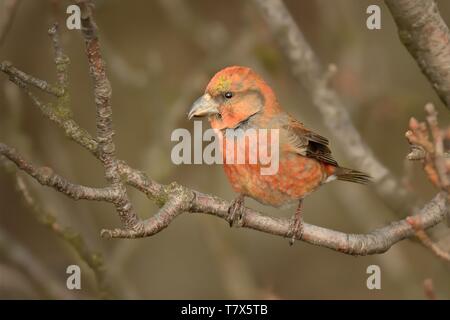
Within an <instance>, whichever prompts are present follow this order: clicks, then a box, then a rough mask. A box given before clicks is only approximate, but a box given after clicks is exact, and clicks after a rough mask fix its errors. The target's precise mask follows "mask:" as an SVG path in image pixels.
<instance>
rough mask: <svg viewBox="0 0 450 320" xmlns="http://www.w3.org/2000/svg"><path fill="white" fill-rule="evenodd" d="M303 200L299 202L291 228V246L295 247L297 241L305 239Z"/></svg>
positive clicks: (289, 234) (289, 233)
mask: <svg viewBox="0 0 450 320" xmlns="http://www.w3.org/2000/svg"><path fill="white" fill-rule="evenodd" d="M302 207H303V199H300V200H299V202H298V207H297V210H296V211H295V214H294V216H293V217H292V222H291V225H290V227H289V232H288V236H289V237H291V239H290V240H289V245H291V246H292V245H293V244H294V242H295V239H301V238H302V237H303V217H302Z"/></svg>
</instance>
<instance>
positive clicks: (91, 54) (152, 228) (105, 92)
mask: <svg viewBox="0 0 450 320" xmlns="http://www.w3.org/2000/svg"><path fill="white" fill-rule="evenodd" d="M256 2H257V3H259V4H260V5H261V6H262V7H263V8H266V5H268V6H267V8H266V9H267V10H269V11H270V12H266V14H267V15H268V17H270V19H273V20H274V21H275V22H274V23H275V24H274V26H273V27H274V28H275V29H276V30H279V31H280V32H281V31H282V30H285V31H284V32H285V33H286V34H285V35H284V36H280V38H282V43H285V44H286V48H287V49H289V48H290V49H292V50H293V51H292V54H291V55H290V58H291V60H292V62H295V64H294V65H295V66H296V67H295V68H294V69H295V70H296V74H297V75H298V77H299V79H301V78H304V77H303V76H305V78H306V79H307V80H306V81H305V84H306V85H307V87H309V88H310V89H311V90H312V92H313V97H314V100H315V102H316V105H317V106H318V107H319V109H320V110H321V111H322V113H323V115H324V118H325V119H328V120H330V124H331V127H332V128H335V129H337V131H338V132H337V134H338V137H339V139H340V140H341V141H344V140H345V141H346V144H348V145H352V148H349V152H350V153H351V155H352V157H353V158H355V159H356V160H358V163H360V164H361V167H364V168H366V169H367V170H368V171H369V172H370V173H372V174H373V175H374V176H375V179H376V183H377V185H378V186H377V187H376V188H377V191H378V192H379V193H380V194H382V195H384V196H385V197H387V198H388V199H390V200H392V201H391V202H390V203H391V204H392V203H394V202H393V199H394V198H395V197H397V196H399V195H398V186H397V182H396V181H395V180H394V179H393V178H392V177H391V176H390V174H389V172H388V171H387V169H386V168H384V167H383V166H382V165H381V164H380V163H379V162H378V161H377V160H376V159H375V158H374V157H373V155H372V153H371V151H370V150H369V149H368V147H367V146H366V145H365V144H364V143H363V142H362V140H361V137H360V136H359V134H358V132H357V131H356V130H355V128H354V127H353V126H352V124H351V121H350V118H349V117H348V114H347V113H346V111H345V109H344V108H343V105H342V104H341V103H340V102H339V100H338V99H337V96H336V94H335V93H334V92H333V91H331V90H329V89H328V88H327V87H326V85H325V84H324V82H326V75H324V76H323V77H322V73H321V72H320V65H319V64H318V61H317V59H316V58H315V57H314V56H313V55H312V51H311V49H310V48H309V46H308V45H307V43H306V42H304V41H303V40H304V39H303V38H302V35H301V33H300V31H299V30H298V28H297V26H296V25H295V23H294V22H293V20H292V18H291V17H290V16H289V14H288V12H287V11H286V9H285V8H284V7H283V6H282V3H281V2H276V1H271V2H264V1H262V0H256ZM80 6H81V7H82V10H83V14H82V16H83V23H82V25H83V35H84V39H85V43H86V51H87V56H88V62H89V69H90V74H91V77H92V79H93V82H94V99H95V103H96V108H97V138H96V139H93V138H92V137H91V136H90V135H89V134H88V133H87V132H86V131H85V130H83V129H82V128H81V127H80V126H79V125H77V124H76V122H75V121H74V120H73V119H72V118H71V116H70V114H71V113H70V106H69V104H67V103H63V102H58V103H62V107H63V108H64V110H65V112H63V113H61V112H58V109H57V108H56V109H55V108H53V107H51V106H48V105H45V104H42V103H41V102H40V101H39V100H38V99H37V98H33V97H34V96H33V95H32V94H30V92H29V90H28V87H27V84H26V83H24V81H23V80H21V79H18V78H17V77H13V78H12V79H11V80H12V81H13V82H14V83H16V84H17V85H19V86H21V87H22V88H23V89H24V90H25V91H26V92H27V93H28V94H29V95H30V97H31V98H32V101H33V103H34V104H35V105H36V106H38V107H39V109H40V110H41V111H42V112H43V113H44V114H45V115H46V116H47V118H49V119H50V120H52V121H53V122H55V123H56V124H57V125H58V126H60V127H61V128H62V129H63V130H64V131H65V132H66V134H67V135H68V136H69V137H70V138H71V139H73V140H74V141H76V142H77V143H79V144H80V145H81V146H83V147H85V148H86V149H87V150H89V151H90V152H91V153H92V154H93V155H94V156H96V157H97V158H98V159H99V160H100V161H101V162H102V164H103V166H104V167H105V177H106V180H107V182H108V183H109V184H110V186H109V187H105V188H100V189H97V188H90V187H84V186H79V185H74V184H71V183H70V182H68V181H66V180H65V179H63V178H62V177H60V176H58V175H56V174H54V173H53V172H52V171H51V170H49V169H45V168H44V169H42V168H41V169H37V168H35V167H34V166H32V165H31V164H29V163H27V162H25V161H24V160H23V159H22V158H21V157H20V156H19V155H18V154H17V153H16V152H15V151H14V150H13V149H12V148H10V147H8V146H6V145H5V144H0V152H1V153H2V154H4V155H5V156H6V157H7V158H9V159H10V160H12V161H13V162H14V163H16V164H17V165H18V167H19V168H20V169H22V170H23V171H25V172H27V173H28V174H30V175H31V176H33V177H34V178H35V179H37V180H38V181H39V182H41V183H43V184H45V185H49V186H51V187H54V188H56V189H57V190H58V191H61V192H64V193H66V194H67V195H69V196H73V195H74V194H76V195H77V197H78V198H84V199H89V200H101V201H108V202H112V203H113V204H114V205H115V207H116V210H117V212H118V214H119V216H120V217H121V219H122V224H123V226H124V228H123V229H114V230H103V231H102V235H103V236H105V237H119V238H139V237H146V236H150V235H153V234H155V233H157V232H159V231H161V230H163V229H164V228H166V227H167V226H168V225H169V224H170V223H171V222H172V221H173V220H174V219H175V218H176V217H177V216H179V215H180V214H182V213H183V212H197V213H206V214H210V215H214V216H217V217H219V218H222V219H224V220H226V218H227V216H228V208H229V206H230V203H229V202H227V201H225V200H222V199H220V198H218V197H214V196H211V195H207V194H203V193H201V192H198V191H195V190H191V189H189V188H186V187H184V186H180V185H178V184H176V183H172V184H170V185H163V184H159V183H157V182H156V181H154V180H152V179H151V178H149V177H147V176H146V175H145V174H144V173H143V172H141V171H138V170H136V169H133V168H131V167H130V166H128V165H127V164H126V163H125V162H124V161H122V160H119V159H117V158H116V156H115V146H114V142H113V139H112V138H113V134H114V132H113V128H112V109H111V105H110V97H111V87H110V84H109V81H108V79H107V77H106V72H105V63H104V61H103V59H102V56H101V54H100V45H99V41H98V37H97V36H96V33H95V31H96V27H95V23H94V21H93V18H92V14H91V7H90V6H89V4H88V3H86V1H81V2H80ZM274 6H275V7H274ZM280 6H281V7H280ZM272 10H275V11H273V12H272ZM286 21H287V25H286V24H285V22H286ZM286 28H287V29H286ZM50 35H51V36H52V39H53V45H54V48H55V51H57V50H58V48H59V45H58V38H57V37H55V33H52V32H50ZM290 42H292V43H293V44H291V43H290ZM291 45H292V48H291ZM298 55H300V57H302V56H304V57H305V60H302V59H298ZM58 56H60V55H59V54H58V53H57V52H55V59H56V60H58ZM56 64H57V65H58V63H56ZM1 66H2V68H1V70H2V71H4V72H6V70H5V63H2V64H1ZM58 72H61V74H60V75H61V77H58V78H62V73H63V71H61V70H59V71H58ZM316 76H317V77H316ZM320 79H322V80H320ZM63 83H64V81H59V85H62V86H63V87H64V84H63ZM66 93H67V92H66V88H64V94H66ZM59 99H62V97H61V98H59ZM333 99H336V100H333ZM336 101H337V102H336ZM44 106H45V107H44ZM334 119H338V120H334ZM69 122H70V124H71V127H70V130H68V129H67V125H66V124H67V123H69ZM347 135H348V136H347ZM344 138H345V139H344ZM125 184H127V185H129V186H132V187H134V188H136V189H138V190H140V191H141V192H143V193H145V194H146V195H147V196H148V197H149V198H150V199H151V200H153V201H155V202H156V203H157V204H158V205H159V206H161V209H160V210H159V212H158V213H157V214H155V215H153V216H152V217H150V218H148V219H146V220H140V219H139V218H138V217H137V215H136V213H135V212H134V210H133V208H132V205H131V202H130V200H129V198H128V195H127V191H126V188H125ZM61 185H63V186H64V188H63V187H61ZM105 190H107V191H111V194H109V192H106V191H105ZM388 193H392V195H391V196H388ZM94 194H95V195H94ZM400 197H403V195H400ZM94 198H95V199H94ZM403 199H404V197H403ZM388 202H389V200H388ZM445 213H446V195H445V194H444V193H439V194H438V195H436V196H435V197H434V199H433V200H431V201H430V202H429V203H428V204H427V205H426V206H424V207H423V208H422V210H421V211H420V213H419V214H418V215H416V216H415V217H416V218H418V221H420V223H419V224H420V227H421V228H423V229H427V228H430V227H432V226H434V225H436V224H437V223H439V222H440V221H442V220H443V219H444V217H445ZM419 218H420V219H419ZM242 226H243V227H245V228H251V229H254V230H258V231H262V232H265V233H269V234H273V235H278V236H282V237H287V236H289V234H288V233H289V229H290V221H289V220H287V219H280V218H274V217H268V216H265V215H263V214H261V213H260V212H257V211H255V210H252V209H249V208H245V209H244V218H243V224H242ZM413 235H414V228H413V227H412V226H411V225H410V224H409V223H408V222H407V221H406V219H403V220H400V221H397V222H393V223H391V224H389V225H387V226H385V227H382V228H380V229H377V230H374V231H372V232H370V233H368V234H346V233H342V232H338V231H334V230H330V229H326V228H322V227H318V226H314V225H310V224H306V223H305V224H304V232H303V236H302V238H301V239H299V240H302V241H305V242H307V243H311V244H314V245H319V246H323V247H327V248H330V249H333V250H337V251H340V252H343V253H346V254H352V255H367V254H375V253H381V252H385V251H386V250H388V249H389V248H390V247H391V246H392V245H393V244H395V243H397V242H398V241H401V240H402V239H405V238H407V237H411V236H413Z"/></svg>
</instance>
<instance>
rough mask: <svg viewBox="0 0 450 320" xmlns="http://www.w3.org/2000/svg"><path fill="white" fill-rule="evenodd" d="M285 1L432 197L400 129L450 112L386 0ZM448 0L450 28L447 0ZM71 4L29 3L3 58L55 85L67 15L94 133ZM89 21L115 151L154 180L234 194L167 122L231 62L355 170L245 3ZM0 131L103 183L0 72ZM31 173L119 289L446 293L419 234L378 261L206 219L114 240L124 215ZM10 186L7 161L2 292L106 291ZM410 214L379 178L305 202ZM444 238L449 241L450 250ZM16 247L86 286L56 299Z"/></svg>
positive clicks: (175, 293) (80, 116)
mask: <svg viewBox="0 0 450 320" xmlns="http://www.w3.org/2000/svg"><path fill="white" fill-rule="evenodd" d="M3 1H5V0H3ZM0 2H1V1H0ZM286 4H287V6H288V7H289V9H290V10H291V13H292V15H293V16H294V18H295V19H296V21H297V23H298V24H299V26H300V28H301V29H302V31H303V32H304V33H305V36H306V38H307V39H308V41H309V42H310V44H311V45H312V47H313V48H314V50H315V52H316V53H317V54H318V56H319V57H320V59H321V60H322V62H323V63H324V64H329V63H334V64H336V65H337V67H338V72H337V74H336V76H335V77H334V79H333V85H334V87H335V88H336V90H337V91H338V92H339V93H340V95H341V96H342V97H343V99H344V100H345V102H346V103H347V106H348V111H349V112H350V113H351V116H352V118H353V120H354V122H355V125H356V127H357V128H358V129H359V130H360V132H361V134H362V136H363V137H364V139H365V140H366V142H367V143H368V144H369V145H370V147H371V148H373V150H374V151H375V153H376V155H377V157H378V158H379V159H380V160H381V161H382V162H383V163H384V164H385V165H386V166H387V167H388V168H390V169H391V170H392V172H393V173H394V174H395V175H396V176H397V177H399V178H401V179H402V181H404V182H405V184H407V187H409V188H412V189H415V190H416V191H417V192H418V193H419V194H420V195H421V199H419V200H420V201H423V202H425V201H427V200H428V199H430V198H431V196H432V195H433V194H434V193H435V190H433V188H432V187H431V186H430V185H429V183H428V181H427V180H426V178H425V176H424V174H423V173H422V169H421V167H420V164H406V163H405V160H404V159H405V155H406V154H407V152H408V144H407V142H406V140H405V139H404V133H405V131H406V129H407V124H408V120H409V118H410V117H411V116H415V117H417V118H419V119H423V118H424V112H423V106H424V105H425V103H427V102H430V101H431V102H434V103H435V104H436V107H437V109H438V111H439V112H440V121H441V123H442V124H448V123H449V118H450V117H448V111H447V110H445V108H444V107H443V106H442V104H441V102H440V101H439V100H438V98H437V96H436V94H435V92H434V91H433V90H432V88H431V86H430V84H429V83H428V82H427V80H426V78H425V77H424V76H423V75H422V74H421V72H420V70H419V68H418V66H417V65H416V63H415V61H414V60H413V59H412V58H411V56H410V55H409V53H408V52H407V51H406V49H405V48H404V47H403V46H402V44H401V43H400V41H399V40H398V36H397V31H396V27H395V25H394V23H393V21H392V18H391V16H390V13H389V12H388V10H387V8H386V7H385V5H384V3H383V2H382V1H375V0H370V1H366V0H364V1H359V0H358V1H357V0H353V1H348V0H339V1H326V0H316V1H305V0H304V1H293V0H290V1H286ZM370 4H378V5H380V7H381V10H382V17H381V19H382V29H381V30H375V31H370V30H368V29H367V28H366V18H367V14H366V8H367V6H368V5H370ZM438 4H439V8H440V11H441V14H442V16H443V18H444V19H445V20H446V22H447V24H449V23H450V2H449V1H438ZM67 5H68V3H67V2H65V1H61V2H59V1H45V0H40V1H32V0H23V1H22V2H21V3H20V6H19V8H18V11H17V14H16V16H15V18H14V21H13V24H12V27H11V30H10V32H9V33H8V35H7V38H6V39H5V41H4V44H3V45H2V47H0V60H1V61H3V60H10V61H12V62H13V63H14V64H15V65H16V66H17V67H18V68H20V69H22V70H24V71H26V72H28V73H30V74H33V75H36V76H38V77H40V78H43V79H47V80H50V81H54V80H55V69H54V63H53V52H52V47H51V43H50V39H49V38H48V36H47V29H48V28H49V26H50V25H51V23H52V22H53V21H54V20H55V19H57V20H58V21H60V25H61V30H62V41H63V45H64V47H65V52H66V54H67V55H68V56H69V57H70V59H71V65H70V89H71V94H72V109H73V111H74V114H75V119H76V120H77V121H78V122H79V123H80V124H81V125H82V126H84V127H85V128H86V129H87V130H88V131H90V132H91V133H94V132H95V105H94V101H93V93H92V83H91V79H90V78H89V74H88V67H87V61H86V56H85V54H84V44H83V40H82V38H81V35H80V33H79V31H76V30H74V31H70V30H67V29H66V28H65V21H64V19H65V17H66V14H65V10H66V7H67ZM95 17H96V21H97V24H98V27H99V29H100V40H101V45H102V49H103V53H104V56H105V59H106V61H107V67H108V74H109V77H110V80H111V83H112V87H113V110H114V117H113V118H114V126H115V130H116V136H115V142H116V146H117V151H118V156H119V158H121V159H124V160H126V161H128V163H129V164H130V165H131V166H133V167H136V168H139V169H141V170H143V171H145V172H147V174H149V175H150V176H151V177H153V178H154V179H156V180H157V181H159V182H163V183H169V182H171V181H177V182H179V183H181V184H184V185H186V186H189V187H191V188H193V189H196V190H200V191H202V192H207V193H211V194H215V195H218V196H220V197H223V198H225V199H228V200H231V199H233V198H234V196H235V195H234V194H233V191H232V190H231V187H230V186H229V185H228V182H227V180H226V177H225V175H224V173H223V172H222V168H221V167H220V166H218V165H215V166H206V165H181V166H175V165H173V164H172V163H171V160H170V150H171V147H172V146H173V145H174V144H173V143H171V141H170V134H171V132H172V130H173V129H175V128H180V127H182V128H188V129H189V130H191V129H192V123H191V122H189V121H187V119H186V112H187V111H188V109H189V107H190V105H191V103H192V102H193V101H194V99H195V98H196V97H197V96H199V95H200V94H201V93H202V91H203V90H204V88H205V86H206V84H207V82H208V80H209V78H210V77H211V76H212V75H213V74H214V73H215V72H216V71H218V70H219V69H221V68H223V67H225V66H228V65H246V66H250V67H252V68H254V69H255V70H257V71H258V72H259V73H261V74H262V75H263V76H264V77H265V78H266V80H267V81H268V82H269V83H270V84H271V85H272V86H273V88H274V89H275V91H276V92H277V94H278V98H279V100H280V101H281V103H282V105H283V106H284V108H286V109H287V110H288V111H289V112H290V113H292V114H293V115H294V116H295V117H296V118H297V119H299V120H301V121H302V122H304V123H305V124H306V125H307V126H308V127H311V128H314V129H315V131H317V132H319V133H321V134H322V135H324V136H327V137H328V138H329V139H330V141H331V147H332V150H333V152H334V153H335V154H336V158H337V159H338V160H339V162H340V163H342V164H343V165H346V166H351V165H352V164H351V163H349V161H348V160H347V159H346V157H345V154H344V153H343V152H342V150H340V149H339V146H338V145H336V144H335V143H333V142H334V141H333V132H329V131H327V130H326V129H325V127H324V125H323V123H322V122H321V118H320V115H319V113H318V111H317V110H316V109H315V108H314V106H313V105H312V103H311V101H310V100H309V97H308V94H307V93H306V92H303V91H299V89H298V88H299V86H298V84H297V83H296V82H295V80H294V79H293V78H292V77H291V75H290V72H289V66H288V65H287V64H286V63H285V61H284V57H283V55H282V54H281V52H280V50H279V48H278V46H277V45H276V43H275V41H274V40H273V38H272V36H271V34H270V32H269V30H268V29H267V27H266V26H265V25H264V23H263V21H262V20H261V17H260V16H259V14H258V12H257V10H255V8H253V7H252V5H251V3H250V2H248V1H207V0H190V1H187V0H186V1H182V0H179V1H175V0H159V1H157V0H154V1H144V0H133V1H118V0H108V1H97V2H96V11H95ZM42 97H43V98H44V99H48V98H47V97H44V96H42ZM205 125H207V124H206V123H205ZM0 141H2V142H5V143H8V144H10V145H13V146H16V147H17V149H18V150H19V151H20V152H21V153H22V154H23V155H24V156H25V157H26V158H27V159H28V160H30V161H32V162H33V163H35V164H39V165H47V166H51V167H53V168H54V169H55V171H56V172H58V173H61V174H62V175H64V176H66V177H68V178H70V179H71V180H73V181H75V182H77V183H80V184H85V185H91V186H102V185H104V176H103V168H102V167H101V165H100V164H99V162H98V161H97V160H96V159H94V158H93V157H92V156H91V155H90V154H89V153H87V152H86V151H85V150H83V149H82V148H80V147H79V146H78V145H76V144H75V143H73V142H71V141H69V140H68V139H66V138H65V136H64V134H63V133H62V132H61V131H60V130H59V129H58V128H56V127H55V125H54V124H52V123H50V122H49V121H48V120H47V119H45V118H44V117H43V116H42V115H41V114H40V112H39V111H38V110H37V109H36V108H35V107H34V106H33V105H32V103H31V102H30V100H29V98H28V97H27V96H26V94H25V93H24V92H22V91H21V90H19V89H18V88H17V87H15V86H14V85H13V84H11V83H10V82H9V81H8V79H7V77H6V76H5V75H4V74H1V75H0ZM356 169H361V170H363V169H364V168H356ZM26 179H27V181H30V186H31V187H32V188H31V189H32V193H33V196H34V197H35V198H36V200H37V201H38V202H40V203H41V204H42V205H43V206H44V207H45V208H46V209H48V210H51V211H52V212H53V213H54V214H55V215H56V216H57V217H58V220H59V222H60V223H61V224H62V225H66V226H70V227H71V228H72V229H73V230H74V231H76V232H79V233H81V234H82V236H83V238H84V239H85V240H86V241H87V243H88V245H89V247H90V248H91V249H92V250H93V251H98V252H101V254H102V255H103V257H104V259H105V265H106V268H107V273H108V278H107V279H108V281H109V284H110V285H111V287H112V290H113V291H114V293H115V296H116V297H119V298H146V299H169V298H175V299H180V298H186V299H197V298H207V299H215V298H281V299H320V298H331V299H349V298H353V299H422V298H425V295H424V292H423V281H424V280H425V279H426V278H431V279H433V281H434V285H435V289H436V294H437V295H438V297H440V298H449V297H450V269H449V266H448V264H445V263H444V262H442V261H440V260H439V259H438V258H436V257H435V256H434V255H432V253H430V252H429V251H428V250H427V249H425V248H424V247H423V246H422V245H420V244H419V243H418V242H416V241H414V240H406V241H402V242H400V243H399V244H397V245H395V246H394V247H393V248H391V249H390V250H389V251H388V252H387V253H385V254H382V255H376V256H368V257H358V258H356V257H352V256H347V255H344V254H341V253H337V252H334V251H331V250H328V249H324V248H320V247H315V246H311V245H308V244H304V243H302V242H296V243H295V245H294V246H293V247H290V246H289V245H288V240H287V239H282V238H280V237H275V236H271V235H268V234H263V233H259V232H255V231H251V230H247V229H230V228H229V226H228V225H227V223H226V222H225V221H223V220H219V219H217V218H214V217H210V216H206V215H196V214H184V215H181V216H180V217H179V218H177V219H176V220H175V221H174V222H173V223H172V224H171V225H170V227H169V228H167V229H165V230H164V231H162V232H161V233H159V234H157V235H156V236H154V237H151V238H145V239H139V240H105V239H101V238H100V236H99V231H100V229H102V228H114V227H117V226H119V224H120V221H119V219H118V217H117V214H116V212H115V210H114V208H113V207H112V206H110V205H107V204H103V203H94V202H87V201H79V202H75V201H73V200H71V199H68V198H66V197H65V196H64V195H62V194H59V193H57V192H55V191H54V190H51V189H48V188H44V187H41V186H40V185H39V184H37V183H36V182H34V181H31V180H30V179H28V177H26ZM13 186H14V179H13V176H11V175H10V174H7V173H6V171H5V170H0V240H1V239H3V240H5V239H6V238H5V237H3V238H2V237H1V234H2V232H3V233H4V234H7V235H8V239H7V240H6V241H3V243H2V244H0V298H38V297H45V298H47V297H51V298H61V297H63V298H67V297H69V298H73V297H75V298H88V297H96V290H95V285H94V281H93V276H92V272H91V270H90V269H89V268H88V267H87V266H86V265H85V264H83V262H81V261H80V260H79V259H78V258H77V256H76V254H75V253H74V252H73V251H72V249H71V248H69V247H68V246H67V244H65V243H64V242H63V241H61V239H59V238H57V237H56V236H55V235H54V234H53V233H52V232H51V231H50V230H48V229H47V228H44V227H43V226H42V225H41V224H40V223H39V222H37V221H36V219H35V217H34V216H33V214H32V213H31V212H30V208H28V207H27V206H26V205H25V204H24V202H23V200H22V198H21V196H20V194H18V193H17V192H16V191H15V188H14V187H13ZM131 195H132V200H133V203H134V205H135V206H136V208H137V209H138V212H139V213H140V215H141V216H143V217H144V216H149V215H151V214H153V213H154V212H155V211H156V210H157V207H156V206H155V205H154V204H153V203H151V202H150V201H149V200H147V199H146V198H145V197H144V196H143V195H142V194H139V193H137V192H135V191H134V190H132V191H131ZM247 205H248V206H251V207H253V208H257V209H260V210H261V211H263V212H265V213H267V214H269V215H283V216H285V217H286V218H287V217H289V216H290V215H291V214H292V212H293V209H288V210H283V211H280V210H276V209H273V208H270V207H265V206H262V205H259V204H257V203H256V202H254V201H250V200H248V201H247ZM407 214H409V213H408V212H392V211H390V210H389V209H388V208H386V207H385V206H384V205H383V203H382V202H380V201H379V199H378V198H377V197H376V196H375V195H374V194H373V192H372V191H371V189H370V188H369V187H364V186H360V185H353V184H347V183H333V184H330V185H327V186H326V187H324V188H322V189H320V191H318V192H316V193H314V194H313V195H311V196H310V197H309V198H308V199H307V201H306V204H305V220H306V221H307V222H309V223H313V224H317V225H320V226H324V227H329V228H333V229H337V230H341V231H345V232H352V233H364V232H368V231H370V230H371V229H373V228H376V227H379V226H382V225H384V224H386V223H388V222H389V221H392V220H395V219H398V218H400V217H404V216H406V215H407ZM446 234H448V229H446V227H445V226H443V225H441V226H438V227H436V228H434V231H433V237H436V238H443V237H444V238H443V239H444V240H445V236H446ZM448 240H449V239H448V236H447V239H446V241H447V244H448V243H449V242H450V241H448ZM0 242H1V241H0ZM10 244H11V248H14V245H19V246H20V247H21V248H23V249H25V250H27V252H28V253H29V254H31V255H32V257H33V259H35V260H36V261H37V262H38V264H39V265H40V266H41V267H42V268H43V272H44V274H46V276H48V277H49V279H50V278H51V279H52V281H53V283H54V285H55V286H61V288H62V290H61V291H62V292H66V291H67V290H66V289H65V282H66V277H67V275H66V273H65V271H66V267H67V266H68V265H70V264H78V265H80V267H81V268H82V290H80V291H75V292H74V291H72V292H68V296H64V294H63V295H62V296H55V295H51V294H48V292H47V291H48V290H46V289H48V288H46V284H47V282H48V280H47V279H46V278H45V279H44V278H40V279H33V276H31V275H30V273H29V272H26V271H24V270H23V266H22V267H21V266H17V265H15V263H14V262H13V261H11V259H10V258H9V257H8V255H7V254H6V253H5V252H7V251H8V250H10V249H11V248H9V245H10ZM13 244H14V245H13ZM449 249H450V248H449ZM372 264H376V265H379V266H380V268H381V272H382V280H381V286H382V288H381V290H368V289H367V287H366V279H367V277H368V275H367V274H366V268H367V267H368V266H369V265H372ZM49 285H50V284H49Z"/></svg>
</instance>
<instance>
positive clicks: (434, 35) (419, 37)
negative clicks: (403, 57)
mask: <svg viewBox="0 0 450 320" xmlns="http://www.w3.org/2000/svg"><path fill="white" fill-rule="evenodd" d="M385 2H386V5H387V6H388V8H389V10H390V11H391V14H392V17H393V18H394V21H395V23H396V24H397V28H398V34H399V37H400V40H401V41H402V43H403V44H404V45H405V47H406V48H407V49H408V51H409V53H410V54H411V55H412V56H413V58H414V59H415V60H416V62H417V64H418V65H419V67H420V69H421V70H422V72H423V74H424V75H425V76H426V77H427V78H428V80H429V82H430V83H431V84H432V86H433V88H434V90H435V91H436V93H437V94H438V95H439V97H440V98H441V100H442V102H443V103H444V104H445V105H446V106H447V108H449V110H450V32H449V30H448V27H447V25H446V24H445V21H444V20H443V19H442V17H441V15H440V14H439V9H438V7H437V4H436V2H435V1H434V0H385Z"/></svg>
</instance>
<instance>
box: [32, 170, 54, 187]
mask: <svg viewBox="0 0 450 320" xmlns="http://www.w3.org/2000/svg"><path fill="white" fill-rule="evenodd" d="M36 175H37V177H38V179H39V182H40V183H42V184H45V185H46V184H49V183H50V181H51V179H52V178H53V175H54V172H53V169H52V168H50V167H40V168H37V169H36Z"/></svg>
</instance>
